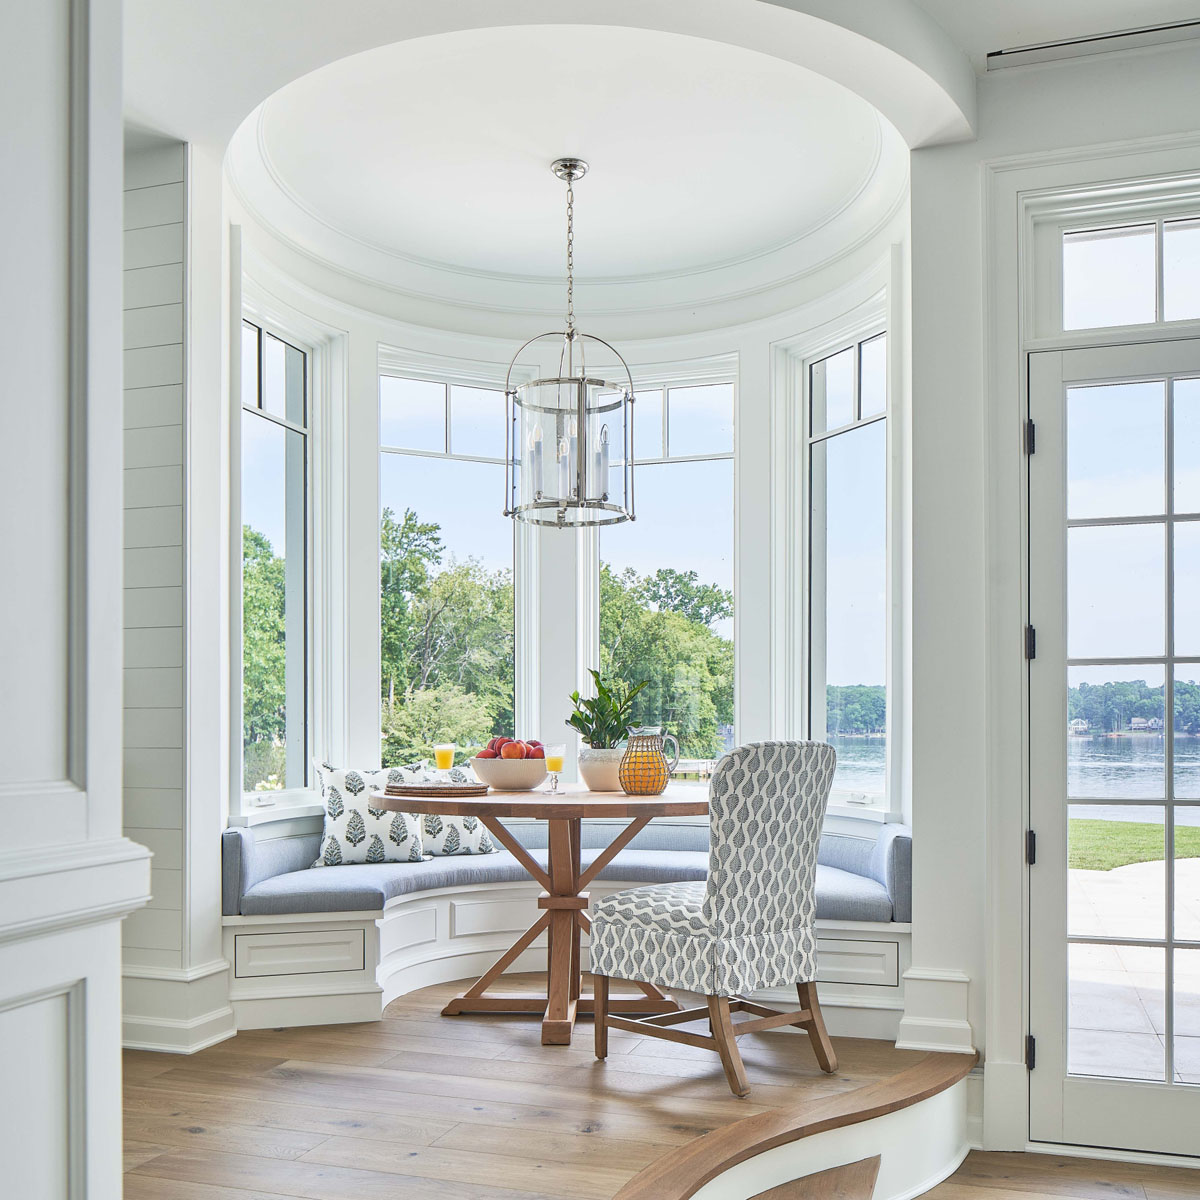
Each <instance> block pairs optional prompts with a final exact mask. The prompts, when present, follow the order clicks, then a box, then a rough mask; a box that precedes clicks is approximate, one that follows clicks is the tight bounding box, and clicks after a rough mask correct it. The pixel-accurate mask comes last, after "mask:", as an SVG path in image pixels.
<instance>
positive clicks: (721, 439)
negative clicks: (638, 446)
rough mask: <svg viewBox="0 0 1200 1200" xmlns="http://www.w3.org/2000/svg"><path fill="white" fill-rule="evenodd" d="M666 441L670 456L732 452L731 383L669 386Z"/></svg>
mask: <svg viewBox="0 0 1200 1200" xmlns="http://www.w3.org/2000/svg"><path fill="white" fill-rule="evenodd" d="M667 440H668V442H669V443H670V451H671V457H672V458H679V457H680V456H682V455H688V454H731V453H733V384H732V383H718V384H713V385H712V386H710V387H679V388H671V389H670V390H669V391H668V394H667Z"/></svg>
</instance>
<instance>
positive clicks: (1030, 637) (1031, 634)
mask: <svg viewBox="0 0 1200 1200" xmlns="http://www.w3.org/2000/svg"><path fill="white" fill-rule="evenodd" d="M1025 657H1026V658H1037V630H1036V629H1034V627H1033V626H1032V625H1026V626H1025Z"/></svg>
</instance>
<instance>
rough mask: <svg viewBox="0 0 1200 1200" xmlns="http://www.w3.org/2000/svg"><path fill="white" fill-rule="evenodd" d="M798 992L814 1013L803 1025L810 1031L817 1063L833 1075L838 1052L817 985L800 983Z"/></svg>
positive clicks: (809, 1037)
mask: <svg viewBox="0 0 1200 1200" xmlns="http://www.w3.org/2000/svg"><path fill="white" fill-rule="evenodd" d="M796 994H797V995H798V996H799V997H800V1004H801V1005H802V1006H803V1007H804V1008H807V1009H808V1011H809V1012H810V1013H812V1017H811V1018H810V1019H809V1020H807V1021H805V1022H803V1027H804V1028H805V1029H806V1030H807V1031H808V1040H809V1041H810V1042H812V1048H813V1053H814V1054H815V1055H816V1056H817V1064H818V1065H819V1066H820V1068H821V1070H822V1071H824V1072H825V1073H826V1074H827V1075H832V1074H833V1073H834V1071H836V1070H837V1054H836V1052H835V1051H834V1049H833V1043H832V1042H831V1041H830V1040H829V1032H828V1031H827V1030H826V1028H825V1018H824V1017H823V1016H822V1015H821V1002H820V1001H819V1000H818V999H817V985H816V984H815V983H798V984H796Z"/></svg>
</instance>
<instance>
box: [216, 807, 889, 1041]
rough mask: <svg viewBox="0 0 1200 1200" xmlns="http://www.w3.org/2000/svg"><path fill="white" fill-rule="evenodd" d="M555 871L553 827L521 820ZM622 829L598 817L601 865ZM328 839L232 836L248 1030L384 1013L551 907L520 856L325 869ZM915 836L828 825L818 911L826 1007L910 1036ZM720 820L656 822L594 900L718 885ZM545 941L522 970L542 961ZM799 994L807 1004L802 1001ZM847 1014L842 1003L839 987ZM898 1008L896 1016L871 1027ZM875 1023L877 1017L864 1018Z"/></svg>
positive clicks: (226, 887)
mask: <svg viewBox="0 0 1200 1200" xmlns="http://www.w3.org/2000/svg"><path fill="white" fill-rule="evenodd" d="M506 824H508V825H509V828H510V829H511V830H512V832H513V833H514V835H515V836H516V837H517V838H518V840H519V841H521V843H522V844H523V845H525V846H526V847H527V848H529V849H530V851H531V853H532V855H533V857H534V858H535V859H537V860H538V861H539V862H541V863H542V864H543V865H544V864H545V859H546V854H547V851H546V826H545V825H544V824H543V823H541V822H532V823H522V822H516V821H513V822H506ZM613 833H614V827H613V824H612V823H610V822H606V821H602V820H595V821H585V822H584V823H583V832H582V842H583V849H582V855H581V857H582V861H583V865H584V866H585V867H586V866H587V865H588V864H589V863H590V862H592V861H593V860H594V859H595V858H596V856H597V855H598V854H599V852H600V850H601V849H602V848H603V847H605V846H606V845H607V844H608V843H609V841H610V840H611V838H612V836H613ZM320 842H321V837H320V833H319V832H317V831H316V830H315V829H314V830H313V831H311V832H307V831H306V832H301V833H290V834H288V835H285V836H279V835H278V834H275V835H272V827H271V826H270V825H264V826H256V827H250V828H246V827H239V828H235V829H229V830H227V831H226V832H225V834H224V836H223V842H222V860H223V877H222V906H223V912H224V914H225V918H224V924H225V951H226V955H227V957H228V958H229V959H230V961H231V962H232V963H233V966H234V973H233V986H232V995H231V1000H232V1003H233V1006H234V1011H235V1014H236V1017H237V1022H238V1027H239V1028H261V1027H273V1026H278V1025H289V1024H321V1023H326V1022H337V1021H363V1020H371V1019H376V1018H378V1017H379V1015H380V1014H381V1012H382V1009H383V1007H384V1006H385V1005H386V1004H388V1003H390V1002H391V1001H392V1000H393V999H395V998H396V997H397V996H399V995H402V994H404V993H405V992H408V991H411V990H413V989H414V988H418V987H424V986H426V985H428V984H431V983H437V982H442V981H444V980H448V979H457V978H465V977H469V976H471V975H473V974H481V973H482V972H483V970H484V969H485V968H486V967H487V966H488V965H490V963H491V961H492V960H493V959H494V958H495V957H496V956H498V955H499V954H500V953H502V952H503V951H504V950H505V949H506V948H507V946H508V944H509V943H510V942H511V941H512V935H513V934H514V933H516V932H519V931H521V930H523V929H525V928H527V927H528V926H529V925H530V924H532V923H533V921H534V920H535V919H536V916H537V915H538V910H537V907H536V901H537V895H538V893H539V891H540V888H539V887H538V885H537V884H536V883H534V882H533V881H532V880H531V879H530V878H529V876H528V875H527V874H526V872H525V871H524V870H523V869H522V867H521V865H520V864H519V863H518V862H517V861H516V859H515V858H514V857H513V856H512V855H511V854H510V853H509V852H508V851H506V850H501V851H499V852H497V853H495V854H487V855H479V856H472V855H456V856H453V857H445V858H433V859H428V860H426V861H425V862H421V863H383V864H377V865H371V864H356V865H347V866H339V867H314V866H313V865H312V864H313V862H314V861H315V860H316V858H317V855H318V851H319V847H320ZM911 846H912V843H911V835H910V831H909V830H908V829H907V828H906V827H904V826H899V825H885V826H882V827H881V829H880V833H879V835H878V836H877V837H875V838H857V837H848V836H845V835H838V834H827V835H826V836H825V837H824V838H822V840H821V847H820V852H819V855H818V861H819V866H818V868H817V920H818V933H819V936H820V949H821V952H822V976H821V979H822V982H823V983H824V984H826V985H827V986H823V988H822V998H823V1001H824V998H825V995H826V992H827V991H828V990H830V989H837V988H842V989H846V988H850V989H854V990H855V992H856V993H858V994H857V995H856V996H855V997H854V998H853V1003H850V1004H848V1005H845V1007H848V1008H852V1009H857V1010H860V1011H859V1012H858V1014H857V1022H858V1024H859V1025H860V1026H862V1027H861V1028H855V1029H850V1028H845V1027H844V1025H842V1026H840V1027H839V1023H838V1022H837V1020H836V1018H835V1020H834V1022H833V1023H832V1024H833V1026H834V1028H835V1031H840V1032H847V1033H860V1034H863V1035H866V1036H875V1037H893V1038H894V1037H895V1028H894V1025H895V1021H894V1020H892V1019H891V1018H890V1017H889V1016H888V1015H887V1014H895V1015H896V1017H897V1018H898V1013H899V1010H900V1008H901V1007H902V997H901V996H900V987H901V977H902V974H903V970H904V968H905V966H906V965H907V953H908V921H909V916H910V912H911ZM707 867H708V826H707V823H702V822H695V823H687V822H678V821H662V822H659V821H655V822H651V824H650V825H649V826H647V828H646V829H644V830H642V831H641V832H640V833H639V834H638V835H637V837H635V838H634V839H633V841H632V842H631V843H630V845H629V846H628V847H626V848H625V849H624V850H622V851H621V852H620V853H619V854H618V855H617V856H616V857H615V858H614V859H613V861H612V862H611V863H609V864H608V865H607V866H606V867H605V868H604V869H603V870H601V872H600V874H599V876H598V878H597V880H596V881H595V882H594V883H593V884H592V885H591V888H590V891H591V893H592V895H593V897H594V898H599V896H601V895H604V894H606V893H607V892H610V891H616V890H618V889H620V888H624V887H631V886H636V885H638V884H643V883H665V882H674V881H679V880H699V879H703V878H705V875H706V873H707ZM539 965H540V953H539V949H538V943H535V944H534V946H533V947H531V949H530V950H528V951H526V953H525V955H524V956H522V959H521V960H518V962H517V963H516V964H514V968H513V969H514V970H531V969H537V968H538V966H539ZM792 999H794V997H792ZM829 1003H830V1004H831V1007H833V1008H836V1007H837V1006H838V998H837V995H836V994H834V995H831V997H830V1001H829ZM873 1010H874V1011H877V1012H882V1013H883V1014H884V1019H883V1022H882V1024H881V1023H880V1021H879V1020H878V1019H875V1020H874V1021H872V1020H871V1013H872V1011H873ZM864 1020H865V1022H866V1023H865V1024H864Z"/></svg>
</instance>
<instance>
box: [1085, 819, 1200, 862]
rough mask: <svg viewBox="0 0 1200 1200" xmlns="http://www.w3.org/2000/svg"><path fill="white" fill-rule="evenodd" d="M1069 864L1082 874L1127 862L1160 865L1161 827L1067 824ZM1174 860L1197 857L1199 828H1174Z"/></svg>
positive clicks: (1127, 823)
mask: <svg viewBox="0 0 1200 1200" xmlns="http://www.w3.org/2000/svg"><path fill="white" fill-rule="evenodd" d="M1070 827H1071V829H1070V846H1069V850H1068V854H1067V862H1068V865H1069V866H1071V867H1073V868H1075V869H1076V870H1083V871H1111V870H1112V869H1113V867H1126V866H1128V865H1129V864H1130V863H1139V862H1161V861H1162V857H1163V827H1162V826H1161V825H1148V824H1141V823H1139V822H1134V821H1090V820H1089V821H1085V820H1076V821H1071V822H1070ZM1175 857H1176V858H1200V828H1198V827H1196V826H1191V825H1176V826H1175Z"/></svg>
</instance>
